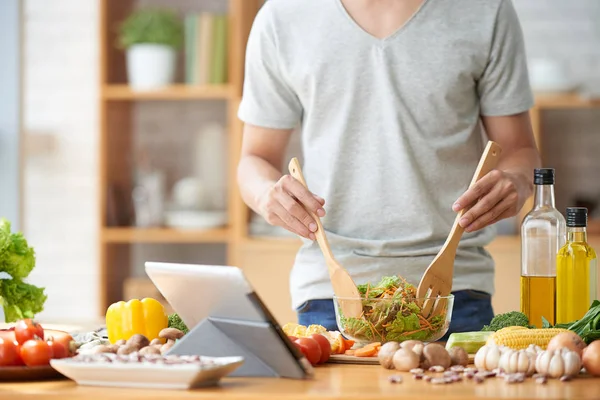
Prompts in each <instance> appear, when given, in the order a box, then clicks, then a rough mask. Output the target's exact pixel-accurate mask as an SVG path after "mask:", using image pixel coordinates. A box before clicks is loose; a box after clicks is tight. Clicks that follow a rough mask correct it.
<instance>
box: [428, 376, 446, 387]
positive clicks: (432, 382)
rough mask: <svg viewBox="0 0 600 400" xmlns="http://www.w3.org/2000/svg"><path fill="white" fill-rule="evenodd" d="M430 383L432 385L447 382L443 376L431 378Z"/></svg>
mask: <svg viewBox="0 0 600 400" xmlns="http://www.w3.org/2000/svg"><path fill="white" fill-rule="evenodd" d="M430 383H431V384H432V385H441V384H445V383H448V382H447V381H446V379H445V378H431V381H430Z"/></svg>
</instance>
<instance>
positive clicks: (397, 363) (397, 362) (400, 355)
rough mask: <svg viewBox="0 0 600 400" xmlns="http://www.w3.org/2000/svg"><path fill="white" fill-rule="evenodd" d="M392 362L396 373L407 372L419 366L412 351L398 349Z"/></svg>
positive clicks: (416, 357)
mask: <svg viewBox="0 0 600 400" xmlns="http://www.w3.org/2000/svg"><path fill="white" fill-rule="evenodd" d="M392 362H393V363H394V367H395V368H396V369H397V370H398V371H402V372H408V371H410V370H411V369H414V368H417V367H418V366H419V356H418V355H416V354H415V353H414V352H413V351H412V350H407V349H398V350H396V352H395V353H394V356H393V357H392Z"/></svg>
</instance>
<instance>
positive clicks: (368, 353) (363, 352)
mask: <svg viewBox="0 0 600 400" xmlns="http://www.w3.org/2000/svg"><path fill="white" fill-rule="evenodd" d="M375 355H377V348H376V347H373V346H370V347H369V346H365V347H362V348H360V349H356V350H355V351H354V356H356V357H373V356H375Z"/></svg>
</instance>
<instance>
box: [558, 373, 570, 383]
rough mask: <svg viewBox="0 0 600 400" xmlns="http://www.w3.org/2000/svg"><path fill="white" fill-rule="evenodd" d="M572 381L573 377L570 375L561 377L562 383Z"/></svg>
mask: <svg viewBox="0 0 600 400" xmlns="http://www.w3.org/2000/svg"><path fill="white" fill-rule="evenodd" d="M570 380H571V377H570V376H568V375H563V376H561V377H560V381H561V382H569V381H570Z"/></svg>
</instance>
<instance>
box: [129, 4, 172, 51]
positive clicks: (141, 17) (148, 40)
mask: <svg viewBox="0 0 600 400" xmlns="http://www.w3.org/2000/svg"><path fill="white" fill-rule="evenodd" d="M135 44H162V45H166V46H169V47H173V48H176V49H177V48H180V47H181V45H182V44H183V24H182V22H181V19H180V18H179V17H178V16H177V15H176V14H175V13H174V12H173V11H171V10H167V9H152V8H147V9H141V10H137V11H135V12H133V13H132V14H131V15H130V16H129V17H127V19H126V20H125V21H124V22H123V23H122V25H121V26H120V30H119V46H120V47H122V48H128V47H130V46H133V45H135Z"/></svg>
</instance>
